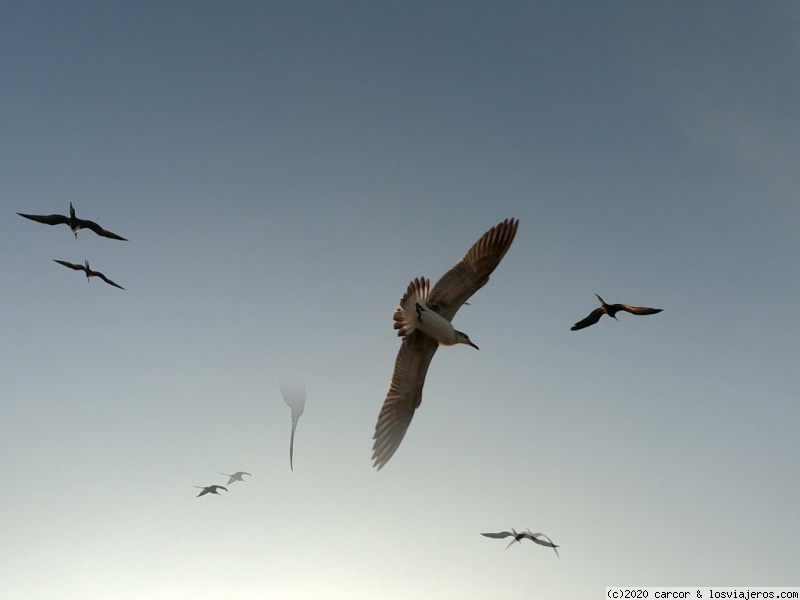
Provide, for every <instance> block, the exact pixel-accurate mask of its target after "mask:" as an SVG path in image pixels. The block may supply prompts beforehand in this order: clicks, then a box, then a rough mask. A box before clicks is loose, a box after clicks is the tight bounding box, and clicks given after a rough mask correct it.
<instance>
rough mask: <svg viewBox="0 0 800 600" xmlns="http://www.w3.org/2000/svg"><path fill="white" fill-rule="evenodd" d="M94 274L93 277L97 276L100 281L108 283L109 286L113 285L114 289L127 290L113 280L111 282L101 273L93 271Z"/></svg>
mask: <svg viewBox="0 0 800 600" xmlns="http://www.w3.org/2000/svg"><path fill="white" fill-rule="evenodd" d="M92 274H93V275H97V276H98V277H99V278H100V279H102V280H103V281H105V282H106V283H107V284H108V285H113V286H114V287H116V288H119V289H121V290H124V289H125V288H124V287H122V286H121V285H119V284H118V283H114V282H113V281H111V280H110V279H109V278H108V277H106V276H105V275H103V274H102V273H101V272H100V271H92Z"/></svg>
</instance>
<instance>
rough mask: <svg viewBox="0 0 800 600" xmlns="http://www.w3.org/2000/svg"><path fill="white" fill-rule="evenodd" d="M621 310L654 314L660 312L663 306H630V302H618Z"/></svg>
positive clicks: (635, 313) (634, 313)
mask: <svg viewBox="0 0 800 600" xmlns="http://www.w3.org/2000/svg"><path fill="white" fill-rule="evenodd" d="M617 306H619V308H620V310H624V311H625V312H629V313H631V314H632V315H654V314H656V313H660V312H661V311H662V310H664V309H663V308H648V307H647V306H630V305H629V304H618V305H617Z"/></svg>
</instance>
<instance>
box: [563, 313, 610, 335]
mask: <svg viewBox="0 0 800 600" xmlns="http://www.w3.org/2000/svg"><path fill="white" fill-rule="evenodd" d="M604 312H605V310H604V309H603V308H595V309H594V310H593V311H592V312H590V313H589V316H588V317H586V318H585V319H584V320H583V321H578V322H577V323H575V325H573V326H572V327H570V331H578V329H583V328H585V327H589V325H594V324H595V323H597V322H598V321H599V320H600V317H602V316H603V313H604Z"/></svg>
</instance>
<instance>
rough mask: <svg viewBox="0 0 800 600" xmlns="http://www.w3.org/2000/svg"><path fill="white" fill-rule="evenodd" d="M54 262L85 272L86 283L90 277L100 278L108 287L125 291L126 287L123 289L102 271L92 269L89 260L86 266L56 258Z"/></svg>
mask: <svg viewBox="0 0 800 600" xmlns="http://www.w3.org/2000/svg"><path fill="white" fill-rule="evenodd" d="M53 260H54V261H55V262H57V263H58V264H60V265H64V266H65V267H69V268H70V269H75V270H76V271H83V272H84V273H86V281H89V278H90V277H99V278H100V279H102V280H103V281H105V282H106V283H107V284H108V285H113V286H114V287H117V288H119V289H121V290H124V289H125V288H124V287H122V286H121V285H119V284H118V283H114V282H113V281H111V280H110V279H109V278H108V277H106V276H105V275H103V274H102V273H101V272H100V271H93V270H92V269H91V268H89V261H88V260H87V261H84V262H85V265H76V264H73V263H71V262H67V261H65V260H58V259H56V258H54V259H53Z"/></svg>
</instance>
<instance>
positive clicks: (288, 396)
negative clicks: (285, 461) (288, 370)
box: [279, 380, 306, 471]
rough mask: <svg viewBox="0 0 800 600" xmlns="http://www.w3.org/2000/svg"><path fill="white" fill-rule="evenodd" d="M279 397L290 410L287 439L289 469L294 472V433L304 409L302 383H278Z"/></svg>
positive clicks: (303, 388)
mask: <svg viewBox="0 0 800 600" xmlns="http://www.w3.org/2000/svg"><path fill="white" fill-rule="evenodd" d="M279 385H280V388H281V396H283V401H284V402H286V404H287V405H288V406H289V408H290V409H291V410H292V435H291V437H290V438H289V468H290V469H291V470H292V471H294V431H295V429H297V421H299V420H300V415H302V414H303V411H304V410H305V409H306V386H305V385H303V383H302V382H299V383H295V382H286V381H283V380H281V382H280V384H279Z"/></svg>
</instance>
